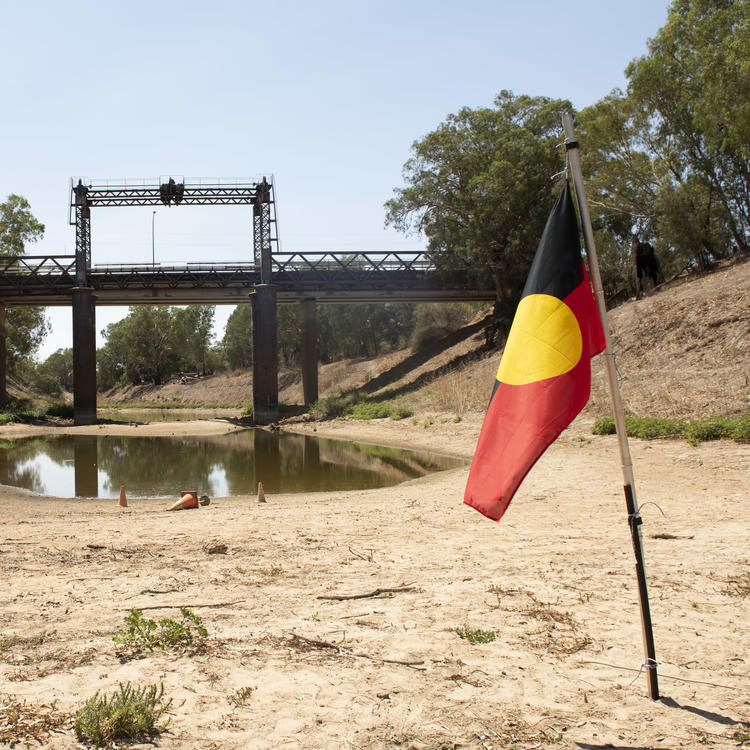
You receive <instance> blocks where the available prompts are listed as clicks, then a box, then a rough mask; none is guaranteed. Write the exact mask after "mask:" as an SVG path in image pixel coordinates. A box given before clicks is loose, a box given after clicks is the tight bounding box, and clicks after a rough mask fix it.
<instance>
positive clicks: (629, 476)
mask: <svg viewBox="0 0 750 750" xmlns="http://www.w3.org/2000/svg"><path fill="white" fill-rule="evenodd" d="M562 122H563V130H564V131H565V149H566V151H567V152H568V161H569V163H570V171H571V173H572V175H573V184H574V186H575V191H576V200H577V202H578V210H579V212H580V214H581V224H582V226H583V238H584V242H585V245H586V255H587V257H588V261H589V273H590V276H591V283H592V284H593V286H594V294H595V297H596V306H597V308H598V310H599V317H600V318H601V322H602V329H603V330H604V340H605V342H606V347H605V349H604V355H605V361H606V365H607V379H608V380H609V392H610V395H611V397H612V408H613V410H614V416H615V426H616V428H617V438H618V442H619V445H620V460H621V463H622V475H623V480H624V483H625V486H624V490H625V504H626V506H627V510H628V525H629V526H630V536H631V538H632V541H633V552H634V555H635V571H636V576H637V578H638V600H639V602H640V609H641V631H642V634H643V650H644V653H645V655H646V659H645V662H644V664H643V666H644V668H645V669H646V675H647V677H648V697H649V698H651V699H652V700H658V698H659V683H658V678H657V673H656V667H657V663H656V649H655V647H654V632H653V628H652V626H651V609H650V607H649V603H648V590H647V588H646V573H645V569H644V562H643V549H642V546H641V529H640V525H641V523H642V520H641V516H640V513H639V510H638V503H637V500H636V494H635V479H634V477H633V462H632V460H631V457H630V447H629V445H628V435H627V431H626V429H625V413H624V411H623V407H622V396H621V394H620V386H619V382H618V379H617V369H616V367H615V359H614V353H613V351H612V345H611V340H610V331H609V323H608V321H607V307H606V305H605V303H604V290H603V288H602V278H601V274H600V273H599V261H598V259H597V256H596V244H595V242H594V232H593V230H592V228H591V216H590V215H589V208H588V202H587V201H586V190H585V188H584V185H583V173H582V171H581V160H580V156H579V153H578V141H576V139H575V134H574V131H573V116H572V115H570V114H567V113H566V114H564V115H563V118H562Z"/></svg>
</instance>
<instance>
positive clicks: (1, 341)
mask: <svg viewBox="0 0 750 750" xmlns="http://www.w3.org/2000/svg"><path fill="white" fill-rule="evenodd" d="M7 338H8V334H7V331H6V330H5V305H4V304H3V303H2V302H0V408H2V409H4V408H5V407H6V406H7V405H8V342H7Z"/></svg>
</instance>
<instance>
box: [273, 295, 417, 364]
mask: <svg viewBox="0 0 750 750" xmlns="http://www.w3.org/2000/svg"><path fill="white" fill-rule="evenodd" d="M413 315H414V306H413V305H405V304H390V303H387V304H382V305H319V306H318V309H317V326H318V356H319V358H320V361H321V362H334V361H336V360H339V359H344V358H355V357H374V356H375V355H377V354H382V353H384V352H388V351H392V350H394V349H398V348H400V347H402V346H405V345H406V342H407V341H408V338H409V336H410V335H411V331H412V328H413ZM297 330H298V329H297ZM294 340H295V342H299V333H297V332H295V339H294ZM297 356H298V355H297ZM287 361H288V362H289V364H291V363H292V361H294V362H295V363H296V362H298V359H296V360H292V359H290V358H287Z"/></svg>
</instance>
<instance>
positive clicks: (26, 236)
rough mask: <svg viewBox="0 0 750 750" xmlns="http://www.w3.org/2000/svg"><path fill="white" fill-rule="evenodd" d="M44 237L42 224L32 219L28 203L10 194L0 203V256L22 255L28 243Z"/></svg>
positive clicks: (18, 196)
mask: <svg viewBox="0 0 750 750" xmlns="http://www.w3.org/2000/svg"><path fill="white" fill-rule="evenodd" d="M43 236H44V224H42V223H40V222H39V221H37V220H36V219H35V218H34V215H33V214H32V213H31V206H30V205H29V202H28V201H27V200H26V199H25V198H22V197H21V196H20V195H14V194H13V193H11V194H10V195H9V196H8V197H7V199H6V200H5V202H4V203H0V255H3V256H8V255H23V254H24V253H25V252H26V245H27V244H28V243H29V242H38V241H39V240H41V239H42V237H43Z"/></svg>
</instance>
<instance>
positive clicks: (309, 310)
mask: <svg viewBox="0 0 750 750" xmlns="http://www.w3.org/2000/svg"><path fill="white" fill-rule="evenodd" d="M300 329H301V336H302V341H301V342H300V343H301V347H300V349H301V353H302V393H303V397H304V400H305V406H310V404H312V403H314V402H315V401H317V400H318V323H317V317H316V311H315V300H314V299H312V298H307V299H303V300H302V302H301V303H300Z"/></svg>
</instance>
